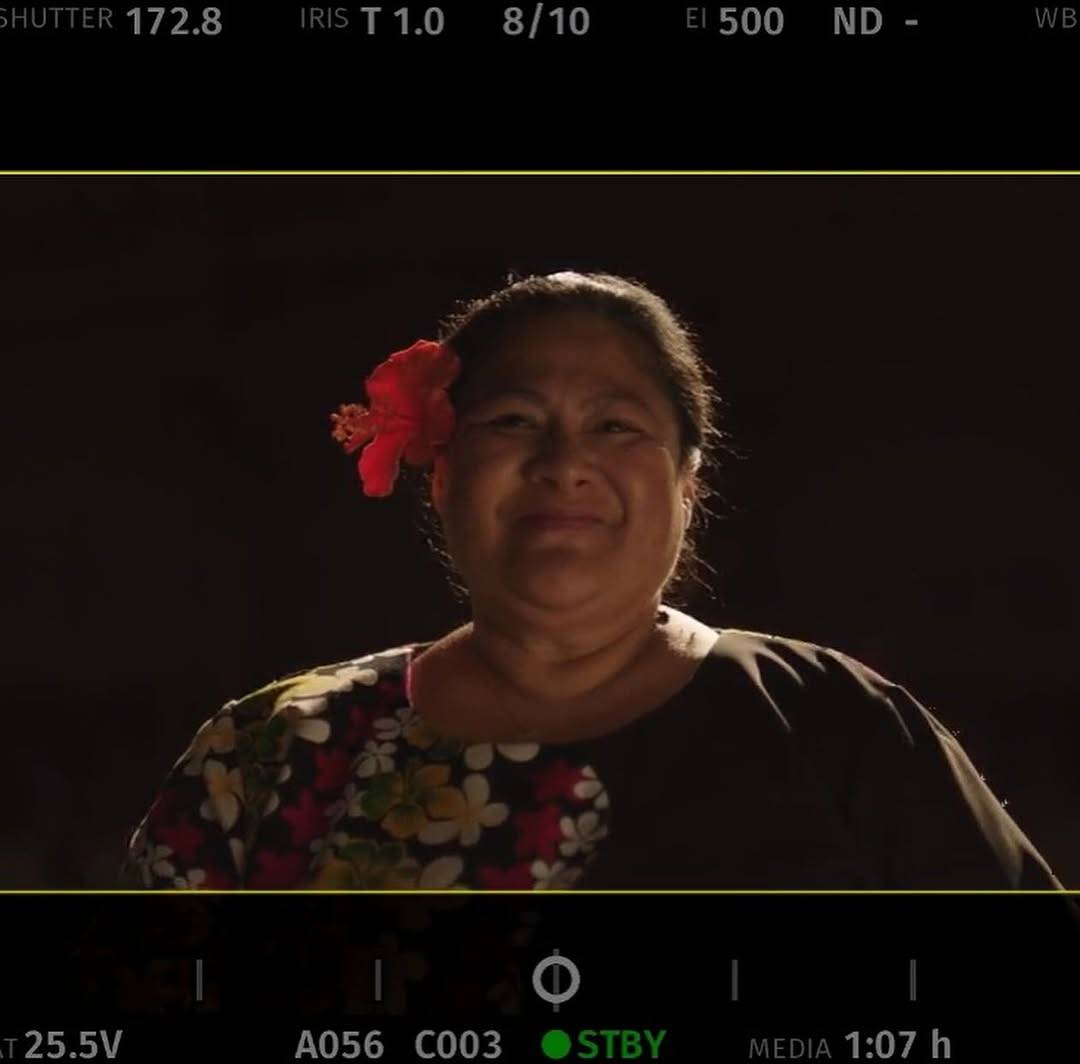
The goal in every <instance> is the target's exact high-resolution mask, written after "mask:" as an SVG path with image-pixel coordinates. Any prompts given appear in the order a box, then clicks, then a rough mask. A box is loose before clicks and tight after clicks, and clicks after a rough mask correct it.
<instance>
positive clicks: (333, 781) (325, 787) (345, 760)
mask: <svg viewBox="0 0 1080 1064" xmlns="http://www.w3.org/2000/svg"><path fill="white" fill-rule="evenodd" d="M351 775H352V762H351V761H350V760H349V755H348V754H347V753H345V751H344V750H316V751H315V790H317V791H333V790H336V789H337V788H338V787H340V786H341V785H342V784H343V783H345V781H346V780H348V778H349V777H350V776H351Z"/></svg>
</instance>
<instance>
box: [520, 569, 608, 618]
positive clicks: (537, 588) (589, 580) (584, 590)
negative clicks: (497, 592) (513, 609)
mask: <svg viewBox="0 0 1080 1064" xmlns="http://www.w3.org/2000/svg"><path fill="white" fill-rule="evenodd" d="M573 568H574V567H572V566H556V565H540V566H536V567H534V568H532V569H530V571H529V572H528V573H527V574H521V576H520V578H519V579H515V580H513V581H511V587H512V588H513V591H514V593H515V595H516V597H518V598H520V599H522V600H523V601H525V602H528V603H529V604H530V605H532V606H535V607H537V608H539V609H543V610H566V609H573V608H574V607H576V606H583V605H585V604H586V603H588V602H590V601H595V600H596V598H597V596H598V595H601V594H602V593H603V589H604V583H603V581H601V580H598V579H597V577H596V575H595V574H594V573H582V572H580V571H577V572H574V571H573Z"/></svg>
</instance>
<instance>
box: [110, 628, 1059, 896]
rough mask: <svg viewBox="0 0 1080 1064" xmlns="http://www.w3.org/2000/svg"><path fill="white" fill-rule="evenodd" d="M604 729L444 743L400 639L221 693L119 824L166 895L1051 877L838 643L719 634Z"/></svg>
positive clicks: (916, 720)
mask: <svg viewBox="0 0 1080 1064" xmlns="http://www.w3.org/2000/svg"><path fill="white" fill-rule="evenodd" d="M717 631H718V632H719V638H718V640H717V642H716V644H715V646H714V647H713V650H712V652H711V653H710V654H709V655H708V656H707V657H706V658H705V659H704V661H703V662H702V663H701V665H700V666H699V668H698V670H697V671H696V673H695V674H694V676H693V678H692V680H691V681H690V682H689V684H687V686H686V687H684V688H683V690H681V691H680V692H679V693H678V694H676V695H675V696H674V697H673V698H672V699H670V700H669V701H668V702H666V703H665V704H664V705H662V706H660V707H658V708H657V709H656V710H654V711H653V712H651V713H649V714H646V715H645V716H643V717H639V718H637V719H636V720H634V721H632V722H631V723H630V724H628V725H626V726H624V727H623V728H621V729H620V730H618V731H616V732H613V733H611V734H609V735H606V736H602V737H599V738H595V739H590V740H587V741H583V742H576V743H568V744H543V745H537V744H535V743H514V744H495V745H492V744H483V743H481V744H472V745H464V744H462V743H461V742H459V741H448V740H447V739H446V738H445V737H443V736H440V735H439V734H438V733H437V732H436V731H434V730H433V729H432V728H431V727H430V726H429V725H428V724H427V722H426V721H425V720H424V719H423V718H422V717H421V716H420V715H419V714H418V713H417V712H416V711H415V710H414V709H413V708H412V707H411V706H410V705H409V702H408V698H407V694H406V677H407V673H408V668H409V662H410V660H411V658H412V656H413V655H414V654H416V653H419V651H420V650H422V649H423V648H425V647H426V646H428V645H430V644H423V643H417V644H408V645H405V646H401V647H396V648H393V649H390V650H386V651H383V652H381V653H377V654H372V655H369V656H366V657H362V658H357V659H353V660H350V661H346V662H339V663H336V664H333V665H327V666H322V667H319V668H315V669H311V670H307V671H304V672H300V673H295V674H292V675H290V676H287V677H284V678H283V679H281V680H277V681H275V682H273V683H271V684H268V685H267V686H265V687H263V688H260V689H259V690H258V691H254V692H252V693H251V694H249V695H247V696H246V697H244V698H242V699H239V700H233V701H230V702H227V703H226V704H225V705H224V706H223V707H222V708H221V709H220V710H219V711H218V713H216V714H215V715H214V716H213V717H212V718H211V719H210V720H208V721H207V722H206V723H205V724H204V725H203V726H202V727H201V728H200V729H199V731H198V733H197V734H196V736H195V738H194V741H193V743H192V745H191V747H190V748H189V749H188V750H187V752H186V753H185V754H184V755H183V756H182V757H181V758H180V760H179V761H178V762H177V763H176V765H175V766H174V767H173V769H172V771H171V772H170V773H169V775H168V777H167V779H166V781H165V783H164V785H163V787H162V788H161V789H160V791H159V793H158V795H157V797H156V798H155V800H154V802H153V804H152V806H151V807H150V810H149V812H148V813H147V814H146V816H145V817H144V819H143V821H142V822H141V823H140V824H139V826H138V828H137V829H136V830H135V832H134V834H133V836H132V839H131V843H130V847H129V852H128V860H127V862H126V865H125V869H126V875H127V877H128V878H130V879H132V880H134V881H136V882H139V883H141V884H142V885H145V886H147V887H164V888H186V887H206V888H214V887H219V888H228V887H233V888H236V887H239V888H249V889H258V888H313V889H321V888H336V889H390V888H393V889H440V888H442V889H446V888H460V887H466V888H472V889H551V888H555V889H563V888H569V887H578V888H584V887H588V888H593V889H615V888H628V889H642V888H650V889H682V888H686V889H715V888H732V889H738V888H742V889H770V888H772V889H782V888H791V889H796V888H799V889H812V888H821V889H831V888H836V889H853V890H861V889H890V888H895V889H918V888H928V889H934V888H946V889H982V888H1010V887H1013V888H1028V889H1060V887H1061V884H1060V883H1059V882H1058V881H1057V879H1056V878H1055V877H1054V876H1053V874H1052V873H1051V871H1050V869H1049V867H1048V866H1047V864H1046V862H1045V860H1044V859H1043V858H1042V857H1041V856H1040V855H1039V853H1038V852H1037V851H1036V850H1035V848H1034V846H1033V845H1032V844H1031V842H1030V841H1029V840H1028V839H1027V838H1026V837H1025V836H1024V834H1023V833H1022V832H1021V831H1020V829H1019V828H1018V827H1017V825H1016V824H1015V823H1014V821H1013V820H1012V819H1011V817H1009V816H1008V814H1007V813H1006V812H1005V810H1004V809H1003V808H1002V807H1001V805H1000V804H999V803H998V801H997V800H996V799H995V798H994V796H993V794H992V793H991V792H990V790H989V788H988V787H987V785H986V783H985V782H984V781H983V779H982V778H981V777H980V775H979V773H978V772H977V771H976V769H975V768H974V767H973V766H972V764H971V762H970V761H969V760H968V758H967V756H966V755H965V754H964V752H963V750H962V749H961V747H960V746H959V744H958V743H957V741H956V739H955V737H954V736H953V735H952V734H951V733H950V732H949V731H948V729H947V728H945V727H944V726H943V725H942V724H941V723H940V722H939V721H938V720H937V719H936V718H935V717H934V716H933V715H932V714H931V713H930V712H929V711H928V710H927V709H926V708H925V707H923V706H922V705H920V704H919V703H918V702H917V701H916V700H915V699H914V698H912V696H911V695H910V694H909V693H908V692H907V691H905V690H904V688H902V687H899V686H897V685H895V684H893V683H890V682H889V681H888V680H886V679H884V678H883V677H881V676H879V675H878V674H877V673H875V672H874V671H873V670H871V669H869V668H868V667H867V666H865V665H863V664H862V663H860V662H858V661H855V660H854V659H852V658H850V657H847V656H846V655H844V654H841V653H839V652H837V651H835V650H830V649H828V648H824V647H820V646H816V645H814V644H811V643H806V642H802V641H799V640H794V639H787V638H783V637H779V636H771V635H764V634H762V633H757V632H747V631H741V630H737V629H717Z"/></svg>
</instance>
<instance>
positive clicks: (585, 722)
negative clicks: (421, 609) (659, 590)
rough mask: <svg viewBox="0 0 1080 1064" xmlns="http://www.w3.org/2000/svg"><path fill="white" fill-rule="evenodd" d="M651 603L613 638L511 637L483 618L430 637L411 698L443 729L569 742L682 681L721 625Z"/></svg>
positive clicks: (413, 674) (614, 723)
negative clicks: (659, 616)
mask: <svg viewBox="0 0 1080 1064" xmlns="http://www.w3.org/2000/svg"><path fill="white" fill-rule="evenodd" d="M664 612H665V613H666V614H667V615H668V620H667V623H666V624H663V625H658V624H657V621H656V610H655V608H652V609H650V612H649V615H648V625H647V626H646V623H645V619H644V617H638V618H636V619H635V623H634V624H633V625H627V626H624V627H623V628H622V629H621V631H619V632H617V633H616V634H615V636H614V637H612V638H608V639H598V638H596V639H593V640H592V641H588V640H580V641H575V640H572V639H569V638H560V639H558V640H555V639H541V638H536V637H534V638H533V639H526V638H523V637H522V636H521V635H517V636H516V637H515V638H512V639H507V638H505V637H504V636H502V635H501V634H493V633H492V631H491V630H490V629H486V628H485V626H484V624H483V623H482V619H481V620H479V621H474V622H472V623H470V624H466V625H463V626H462V627H461V628H458V629H455V630H454V631H453V632H451V633H449V634H448V635H446V636H444V637H443V638H442V639H440V640H438V641H436V642H435V643H433V644H431V646H429V647H428V648H427V649H426V650H424V651H423V652H422V654H421V655H420V656H419V657H418V658H417V659H416V660H415V661H414V662H413V663H412V665H411V667H410V699H411V700H412V703H413V705H414V706H415V707H416V708H417V709H418V711H419V712H420V713H421V715H423V716H424V717H426V718H427V719H428V721H429V723H431V724H432V725H433V726H434V727H435V728H436V729H437V730H440V731H442V732H443V733H444V734H447V735H453V736H456V737H459V738H463V739H466V738H467V739H469V740H470V741H477V742H479V741H483V742H511V741H515V740H536V741H571V740H573V739H574V738H578V737H588V736H591V735H598V734H604V733H605V732H606V731H610V730H613V729H615V728H617V727H618V726H620V725H621V724H623V723H626V722H627V721H629V720H631V719H633V718H634V717H636V716H639V715H641V714H642V713H645V712H648V711H649V710H650V709H654V708H656V707H658V706H660V705H661V704H663V703H664V702H665V701H666V700H667V699H669V698H671V697H672V696H673V695H674V694H675V693H676V692H677V691H679V690H680V689H681V688H682V687H684V686H685V685H686V684H687V683H688V682H689V680H690V679H691V677H692V676H693V674H694V673H695V672H696V670H697V667H698V665H699V664H700V662H701V661H702V660H703V659H704V658H705V657H706V656H707V655H708V653H709V651H710V650H712V647H713V644H714V643H715V642H716V639H717V633H716V632H715V631H714V630H713V629H712V628H709V627H707V626H706V625H704V624H702V623H701V622H700V621H697V620H695V619H694V618H693V617H690V616H688V615H686V614H684V613H680V612H679V611H678V610H672V609H671V608H670V607H664Z"/></svg>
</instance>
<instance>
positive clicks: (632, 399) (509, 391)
mask: <svg viewBox="0 0 1080 1064" xmlns="http://www.w3.org/2000/svg"><path fill="white" fill-rule="evenodd" d="M509 396H519V397H521V398H524V399H531V400H532V401H533V402H536V403H540V404H541V405H543V404H544V403H546V402H547V397H546V396H545V395H544V393H543V392H538V391H536V390H535V389H534V388H523V387H509V386H507V387H505V388H500V387H496V388H493V389H492V390H491V391H489V392H484V393H482V394H480V395H478V396H477V397H476V399H475V400H474V402H476V403H489V402H492V401H494V400H496V399H505V398H507V397H509ZM610 400H622V401H624V402H629V403H634V404H635V405H636V406H639V407H641V409H642V410H644V411H646V412H647V413H650V414H651V413H652V412H653V410H652V407H651V406H650V405H649V404H648V403H647V402H646V401H645V400H644V399H642V397H641V396H640V395H637V394H636V393H635V392H630V391H626V390H625V389H622V388H609V389H607V390H605V391H602V392H597V393H596V394H595V395H591V396H590V397H589V398H588V399H587V400H586V401H585V405H586V406H599V405H600V404H601V403H604V402H608V401H610Z"/></svg>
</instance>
